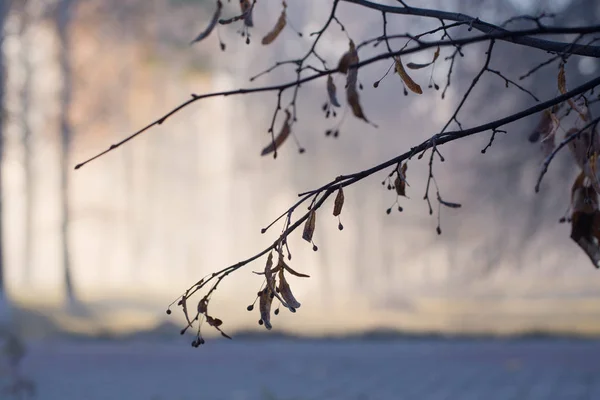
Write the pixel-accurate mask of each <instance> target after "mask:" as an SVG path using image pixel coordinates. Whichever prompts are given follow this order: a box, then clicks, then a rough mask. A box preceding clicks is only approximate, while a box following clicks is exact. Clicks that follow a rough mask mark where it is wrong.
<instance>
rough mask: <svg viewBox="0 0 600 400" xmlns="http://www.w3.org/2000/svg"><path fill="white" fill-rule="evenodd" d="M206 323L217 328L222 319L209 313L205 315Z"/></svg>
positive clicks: (221, 323)
mask: <svg viewBox="0 0 600 400" xmlns="http://www.w3.org/2000/svg"><path fill="white" fill-rule="evenodd" d="M206 323H207V324H208V325H210V326H213V327H215V328H218V327H220V326H221V325H223V321H221V320H220V319H219V318H213V317H211V316H210V315H207V316H206Z"/></svg>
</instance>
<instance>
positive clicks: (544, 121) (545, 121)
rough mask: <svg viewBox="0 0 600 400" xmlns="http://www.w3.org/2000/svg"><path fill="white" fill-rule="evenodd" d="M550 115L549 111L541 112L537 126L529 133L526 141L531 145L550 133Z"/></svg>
mask: <svg viewBox="0 0 600 400" xmlns="http://www.w3.org/2000/svg"><path fill="white" fill-rule="evenodd" d="M550 114H552V111H551V110H550V109H546V110H544V111H542V114H541V117H540V120H539V122H538V124H537V126H536V127H535V129H534V130H533V132H531V134H530V135H529V138H528V140H529V141H530V142H531V143H536V142H537V141H538V140H540V137H542V136H544V135H546V134H547V132H549V131H550V128H551V126H552V118H551V117H550Z"/></svg>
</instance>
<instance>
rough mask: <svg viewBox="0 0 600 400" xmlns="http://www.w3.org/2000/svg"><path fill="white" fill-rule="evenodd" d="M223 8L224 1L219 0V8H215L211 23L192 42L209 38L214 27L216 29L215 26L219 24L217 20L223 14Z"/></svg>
mask: <svg viewBox="0 0 600 400" xmlns="http://www.w3.org/2000/svg"><path fill="white" fill-rule="evenodd" d="M222 8H223V3H221V0H217V9H216V10H215V13H214V14H213V16H212V19H211V20H210V23H209V24H208V26H207V27H206V29H205V30H204V31H202V32H201V33H200V34H199V35H198V36H196V38H195V39H194V40H192V41H191V42H190V44H194V43H197V42H199V41H201V40H203V39H205V38H207V37H208V35H210V33H211V32H212V31H213V29H215V26H217V22H218V21H219V17H220V16H221V9H222Z"/></svg>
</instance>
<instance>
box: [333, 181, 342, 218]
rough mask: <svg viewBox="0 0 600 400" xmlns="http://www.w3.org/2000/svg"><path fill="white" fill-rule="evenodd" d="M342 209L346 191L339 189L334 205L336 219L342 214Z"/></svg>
mask: <svg viewBox="0 0 600 400" xmlns="http://www.w3.org/2000/svg"><path fill="white" fill-rule="evenodd" d="M342 207H344V190H343V189H342V188H341V187H340V188H339V189H338V192H337V195H336V196H335V201H334V203H333V216H334V217H337V216H338V215H340V214H341V213H342Z"/></svg>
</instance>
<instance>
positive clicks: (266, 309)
mask: <svg viewBox="0 0 600 400" xmlns="http://www.w3.org/2000/svg"><path fill="white" fill-rule="evenodd" d="M272 301H273V298H272V297H271V289H269V287H266V288H265V289H264V290H263V291H262V292H261V293H260V300H259V310H260V318H261V320H262V321H263V324H264V325H265V328H267V329H269V330H270V329H271V328H272V327H273V326H272V325H271V303H272Z"/></svg>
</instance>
